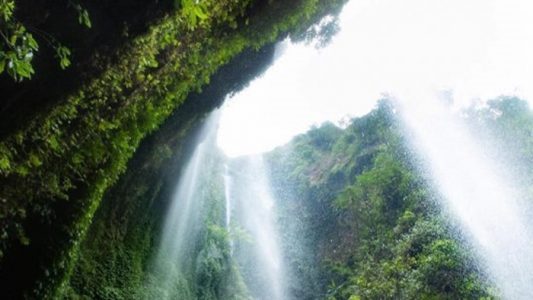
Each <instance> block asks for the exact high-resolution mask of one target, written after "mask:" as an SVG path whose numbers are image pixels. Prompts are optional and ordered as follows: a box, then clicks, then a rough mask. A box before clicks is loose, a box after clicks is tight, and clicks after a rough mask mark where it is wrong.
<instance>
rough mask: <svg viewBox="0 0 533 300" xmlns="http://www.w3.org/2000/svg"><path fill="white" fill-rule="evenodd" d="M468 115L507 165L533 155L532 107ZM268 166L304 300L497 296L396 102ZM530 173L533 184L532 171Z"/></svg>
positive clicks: (313, 135)
mask: <svg viewBox="0 0 533 300" xmlns="http://www.w3.org/2000/svg"><path fill="white" fill-rule="evenodd" d="M465 118H466V119H468V120H470V121H472V123H473V124H475V125H474V128H475V129H473V130H476V131H477V132H478V134H479V136H480V138H481V140H488V139H489V137H490V138H492V137H496V139H497V140H498V141H499V143H500V145H501V146H502V148H501V149H504V150H506V151H504V153H507V154H508V155H509V156H508V159H515V160H522V161H524V160H525V161H528V160H529V159H530V158H531V157H532V154H533V152H532V148H531V142H532V141H533V138H532V137H533V136H532V134H533V126H532V123H531V122H532V121H533V115H532V113H531V110H530V109H529V108H528V107H527V103H525V102H524V101H521V100H518V99H516V98H501V99H497V100H494V101H492V102H490V103H489V105H488V106H486V107H483V108H472V109H471V110H469V113H467V114H465ZM505 147H516V148H515V149H520V150H519V151H517V152H513V151H512V149H509V148H505ZM511 153H518V156H517V155H514V154H511ZM269 161H270V164H271V172H272V178H273V186H275V187H276V191H277V195H278V197H279V203H280V208H279V210H280V227H281V228H282V229H281V232H282V233H283V241H284V252H285V253H287V254H286V255H287V256H286V258H285V259H286V260H287V263H288V264H289V265H291V269H292V270H294V272H295V274H293V277H292V278H293V279H294V282H291V287H292V289H293V291H292V292H293V293H294V295H295V297H296V298H298V299H317V298H328V299H352V300H353V299H415V298H417V299H420V298H422V299H480V298H492V297H493V296H495V295H497V293H495V290H494V288H493V287H491V283H490V280H489V279H488V278H487V277H486V275H484V274H483V273H482V271H480V270H479V269H478V267H477V265H478V263H479V261H477V260H478V259H477V258H476V256H475V255H474V254H473V252H472V250H471V249H470V248H469V246H468V245H469V244H468V242H467V241H466V240H465V239H464V236H463V234H462V233H461V232H459V231H458V228H457V226H456V224H455V221H454V218H453V217H452V216H449V215H447V213H446V211H445V210H444V211H443V210H441V209H440V208H439V207H440V206H439V197H440V196H439V194H438V193H437V192H435V189H434V188H433V187H432V184H431V181H430V180H429V179H428V178H427V177H426V176H425V175H424V172H423V170H422V169H421V168H420V167H418V166H419V165H420V164H419V162H418V161H417V158H416V156H415V155H414V154H413V152H412V151H411V149H410V146H409V143H408V136H407V135H406V134H405V131H403V130H402V127H401V124H400V122H399V120H398V116H397V115H396V113H395V110H394V109H393V106H392V104H391V102H390V101H388V100H384V101H382V102H381V103H380V104H379V107H378V108H376V109H375V110H373V111H372V112H371V113H370V114H368V115H366V116H363V117H361V118H356V119H353V120H352V122H351V123H350V124H349V125H348V126H347V128H346V129H340V128H338V127H336V126H335V125H333V124H324V125H322V126H320V127H317V128H314V129H312V130H310V131H309V132H308V133H306V134H304V135H301V136H299V137H297V138H295V140H293V141H292V142H291V143H289V144H288V145H286V146H284V147H282V148H280V149H277V150H275V151H274V152H273V153H271V154H269ZM522 174H523V177H522V180H523V182H524V183H526V182H527V184H528V185H529V186H531V182H530V180H531V178H532V177H531V170H530V168H528V167H527V165H526V166H524V169H523V172H522ZM288 191H290V192H288ZM295 216H297V217H295ZM295 241H298V242H303V245H304V246H303V247H301V246H300V247H299V246H297V245H298V244H297V243H296V242H295Z"/></svg>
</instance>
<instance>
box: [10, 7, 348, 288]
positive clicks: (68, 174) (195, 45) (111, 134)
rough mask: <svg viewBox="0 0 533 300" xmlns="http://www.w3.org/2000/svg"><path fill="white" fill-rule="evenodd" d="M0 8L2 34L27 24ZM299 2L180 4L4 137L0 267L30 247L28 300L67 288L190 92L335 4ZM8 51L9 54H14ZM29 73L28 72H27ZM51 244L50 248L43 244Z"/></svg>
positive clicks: (60, 50)
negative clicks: (129, 172)
mask: <svg viewBox="0 0 533 300" xmlns="http://www.w3.org/2000/svg"><path fill="white" fill-rule="evenodd" d="M1 3H2V9H3V10H2V11H1V14H2V15H4V16H9V17H8V19H5V20H8V21H9V22H6V23H5V24H7V25H8V26H7V27H5V28H7V29H6V30H8V31H5V30H4V29H3V28H4V27H2V33H6V32H8V33H9V34H12V33H14V32H15V31H11V28H12V29H15V28H20V26H19V25H21V24H19V23H17V21H16V20H14V19H13V18H11V14H12V10H13V9H14V8H12V3H14V2H13V1H2V2H1ZM297 3H298V4H297V5H295V4H294V3H286V2H284V1H270V2H269V4H268V9H265V10H261V11H256V12H253V14H250V15H247V14H248V11H249V9H250V6H251V1H248V0H243V1H235V0H225V1H201V4H198V3H192V2H190V1H183V2H181V3H180V5H183V6H184V8H185V10H184V9H178V10H177V11H176V12H175V13H174V14H170V15H167V16H165V17H164V18H162V19H161V20H160V21H158V22H156V23H155V24H153V25H152V26H150V28H148V29H147V31H146V33H145V34H144V35H141V36H138V37H136V38H135V39H133V40H131V41H130V42H129V43H127V44H126V45H125V46H124V47H123V48H122V49H120V50H118V52H117V53H114V56H115V57H117V58H118V59H117V61H113V63H112V64H110V65H108V66H106V67H105V71H104V72H102V73H101V74H99V75H98V76H96V77H94V78H92V79H91V80H90V81H87V82H85V83H84V84H83V86H82V87H80V88H79V89H77V90H76V91H74V92H72V93H70V94H69V95H67V96H66V97H65V98H63V99H61V101H58V102H57V103H58V104H57V105H54V106H51V107H49V108H48V109H46V110H43V111H41V112H39V114H38V115H37V116H36V117H35V118H33V119H32V120H31V121H29V122H28V123H27V124H25V126H24V127H22V128H20V129H18V130H17V131H16V132H12V133H10V134H9V135H7V136H6V137H4V138H3V139H2V140H1V141H0V157H1V160H0V186H1V188H0V201H2V202H3V208H2V210H1V211H0V225H1V226H0V227H1V228H2V234H1V236H0V255H1V256H0V264H2V263H3V260H4V259H5V257H13V256H16V255H17V254H15V252H14V251H15V250H14V249H17V248H18V247H21V245H24V244H28V246H27V247H29V248H27V251H25V252H22V253H33V254H34V255H32V259H33V260H34V261H33V262H32V263H31V266H28V268H34V273H35V274H34V275H31V276H26V277H25V278H24V283H22V282H17V284H21V285H22V284H27V285H28V286H26V287H25V288H26V289H27V290H26V293H27V294H28V295H29V297H37V298H50V297H54V296H55V295H56V292H57V291H58V289H61V288H66V287H65V282H66V281H67V279H68V278H69V276H70V274H71V272H72V269H73V261H74V260H75V258H76V257H77V255H78V252H79V247H80V240H81V239H82V238H83V237H84V236H85V234H86V231H87V228H88V226H89V224H90V223H91V221H92V220H93V217H94V214H95V211H96V209H97V208H98V207H99V204H100V200H101V199H102V197H103V195H104V193H105V192H106V191H107V190H108V188H109V187H110V186H112V185H113V184H114V183H115V182H116V181H117V179H118V178H119V176H120V175H121V174H122V173H123V172H124V171H125V168H126V163H127V162H128V160H129V159H130V157H131V156H132V155H133V153H134V151H135V149H136V148H137V147H138V145H139V143H140V141H141V140H142V139H143V138H144V137H145V136H146V135H147V134H149V133H151V132H153V131H154V130H156V129H157V128H158V127H159V126H160V124H162V122H163V121H164V120H165V119H166V118H167V117H168V116H169V115H170V114H171V113H172V112H173V111H174V110H175V109H176V108H178V107H180V106H181V105H182V103H183V102H184V101H185V99H186V97H187V95H188V94H189V93H191V92H194V91H198V90H200V89H201V87H202V86H203V85H205V84H206V83H208V81H209V77H210V76H211V75H212V74H213V73H214V72H215V71H216V70H217V69H218V68H220V67H221V66H222V65H224V64H225V63H227V62H228V61H229V60H230V59H231V58H232V57H234V56H235V55H237V54H238V53H240V52H241V51H243V50H244V49H246V48H250V47H252V48H259V47H261V46H263V45H265V44H266V43H270V42H273V41H275V40H276V39H277V38H280V37H282V36H283V35H284V34H286V33H287V32H288V31H289V30H291V29H293V28H295V27H297V26H309V25H310V23H309V22H310V20H311V19H312V18H311V17H312V16H314V13H317V12H318V11H319V10H318V7H322V6H331V5H333V4H331V3H330V2H328V3H327V4H326V3H325V2H324V3H321V4H320V5H319V4H317V3H316V1H311V0H305V1H297ZM338 3H339V4H337V5H340V3H343V2H338ZM304 7H305V9H303V8H304ZM301 9H303V11H302V10H301ZM79 12H81V15H80V19H79V20H81V22H82V23H84V25H85V26H89V25H91V24H90V21H89V19H88V16H87V14H86V13H85V11H84V10H79ZM191 14H192V15H193V16H191ZM193 18H194V21H193V20H192V19H193ZM245 19H246V21H245ZM246 23H248V25H245V24H246ZM9 24H11V25H12V27H9V26H11V25H9ZM17 24H18V25H17ZM306 24H307V25H306ZM92 25H94V24H92ZM239 25H241V27H239ZM19 32H20V33H19V36H18V37H17V38H16V41H17V45H19V44H20V43H26V45H28V46H29V47H30V48H31V47H33V46H35V47H36V45H35V44H34V43H33V41H32V40H31V39H29V38H28V36H26V40H25V41H24V42H23V40H24V39H23V38H22V37H23V36H24V35H25V34H27V32H26V31H19ZM20 34H22V36H20ZM8 40H9V38H8ZM52 43H53V45H54V47H56V55H57V56H58V59H59V60H60V66H61V67H63V68H65V67H68V65H69V64H70V60H69V57H70V51H69V50H68V49H66V48H65V47H63V46H58V45H59V44H58V43H56V42H54V41H52ZM2 45H3V46H2V51H3V50H4V49H5V48H6V47H7V48H9V45H8V44H2ZM21 51H22V50H21ZM22 52H24V51H22ZM22 52H21V53H22ZM2 57H3V56H2ZM19 58H20V57H19ZM26 59H29V57H28V58H26ZM5 66H6V67H9V61H6V63H5ZM27 66H28V65H27ZM29 66H31V65H29ZM28 72H29V74H30V75H31V73H32V72H31V71H28V67H24V68H23V70H22V75H25V74H26V75H27V74H28ZM14 74H15V73H14ZM16 76H19V77H20V76H21V75H20V72H19V73H17V75H16ZM17 78H18V77H17ZM58 220H59V221H58ZM36 228H37V229H36ZM45 240H46V242H48V241H53V244H50V245H47V246H46V247H45V246H43V245H44V243H45ZM25 249H26V248H25ZM28 264H30V263H29V262H28ZM109 291H110V292H111V290H109ZM113 293H114V292H113Z"/></svg>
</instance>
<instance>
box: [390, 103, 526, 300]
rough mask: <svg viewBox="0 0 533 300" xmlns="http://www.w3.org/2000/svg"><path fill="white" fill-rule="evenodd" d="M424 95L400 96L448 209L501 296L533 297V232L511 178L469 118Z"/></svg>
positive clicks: (405, 116) (413, 141)
mask: <svg viewBox="0 0 533 300" xmlns="http://www.w3.org/2000/svg"><path fill="white" fill-rule="evenodd" d="M425 98H426V99H423V101H417V102H402V101H401V100H400V101H399V102H400V103H401V104H400V115H401V118H402V120H403V123H404V126H405V129H406V132H408V135H409V136H410V142H411V144H412V146H413V148H414V150H415V151H416V152H417V153H418V156H419V157H420V158H421V160H422V163H423V165H424V168H425V169H426V171H427V173H428V175H429V177H430V179H431V181H432V182H433V183H434V184H435V186H436V188H437V189H438V191H439V193H440V194H441V195H442V198H443V199H444V201H443V205H444V208H445V209H447V211H449V212H450V213H451V214H452V215H453V216H455V217H456V218H457V220H458V221H459V223H460V224H461V226H462V228H463V230H464V235H465V236H466V237H468V238H470V239H471V240H472V245H473V247H474V248H475V250H476V251H477V253H478V254H479V256H480V258H481V260H482V265H484V266H486V269H487V271H488V273H489V276H491V277H492V278H491V279H492V280H493V282H494V283H495V284H496V286H497V287H498V289H499V290H500V292H501V294H502V296H503V297H504V298H506V299H532V298H533V285H532V282H533V243H532V235H531V232H530V231H529V230H530V229H529V228H528V227H527V224H528V222H527V221H526V216H524V215H523V211H522V210H521V209H520V207H521V206H520V196H519V194H518V193H517V191H516V189H515V188H514V187H513V184H512V179H511V178H508V177H506V176H504V175H503V174H508V173H504V172H501V170H500V169H499V166H498V165H497V163H496V162H495V161H494V160H493V159H492V157H491V155H490V153H489V152H490V151H488V149H486V148H485V147H483V146H481V145H480V143H477V142H476V136H475V135H473V134H472V133H471V132H470V131H469V128H468V126H467V124H465V122H464V120H462V119H461V118H460V117H459V116H458V115H457V114H456V113H455V114H454V113H453V112H452V110H451V109H450V107H448V106H446V105H445V104H444V103H442V102H441V101H439V100H436V99H435V100H432V99H427V97H425ZM417 100H421V99H417Z"/></svg>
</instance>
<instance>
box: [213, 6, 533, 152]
mask: <svg viewBox="0 0 533 300" xmlns="http://www.w3.org/2000/svg"><path fill="white" fill-rule="evenodd" d="M442 90H451V91H453V95H454V100H455V102H456V104H457V105H458V106H461V105H466V104H468V103H471V101H472V99H482V100H486V99H487V98H494V97H496V96H499V95H502V94H505V95H517V96H520V97H522V98H525V99H528V100H531V99H533V1H529V0H446V1H444V0H402V1H398V0H352V1H350V3H348V4H347V5H346V7H345V8H344V10H343V13H342V15H341V32H340V33H339V34H338V35H337V36H336V37H335V38H334V40H333V42H332V43H331V45H330V46H328V47H327V48H325V49H322V50H319V51H317V50H316V49H314V48H313V47H306V46H305V45H302V44H297V45H293V44H289V43H287V44H286V45H285V48H284V51H283V54H282V55H281V57H280V58H279V59H277V60H276V62H275V63H274V65H273V66H272V67H271V68H270V69H269V70H268V71H267V72H266V73H265V74H264V76H262V77H261V78H258V79H256V80H255V81H253V82H252V83H251V84H250V86H249V87H248V88H247V89H245V90H244V91H242V92H241V93H239V94H237V95H235V96H234V97H233V98H231V99H228V101H227V102H226V104H225V105H224V107H223V110H222V116H221V121H220V122H221V123H220V128H219V134H218V144H219V146H220V147H221V148H222V149H223V150H224V152H225V153H226V154H227V155H229V156H238V155H244V154H251V153H258V152H264V151H268V150H271V149H273V148H274V147H276V146H279V145H281V144H284V143H286V142H288V141H289V140H290V139H291V138H292V137H293V136H294V135H296V134H299V133H302V132H305V131H306V130H307V129H309V127H310V126H312V125H318V124H320V123H322V122H324V121H326V120H331V121H338V120H340V119H341V118H343V117H346V116H347V115H349V116H359V115H363V114H365V113H367V112H368V111H369V110H370V109H371V108H372V107H373V106H374V104H375V101H376V100H377V99H379V98H380V96H381V95H382V94H383V93H388V94H392V95H394V96H397V97H404V98H413V99H418V100H417V101H420V99H422V98H421V97H420V95H424V94H427V93H428V92H432V93H434V92H437V91H442ZM417 95H418V97H417Z"/></svg>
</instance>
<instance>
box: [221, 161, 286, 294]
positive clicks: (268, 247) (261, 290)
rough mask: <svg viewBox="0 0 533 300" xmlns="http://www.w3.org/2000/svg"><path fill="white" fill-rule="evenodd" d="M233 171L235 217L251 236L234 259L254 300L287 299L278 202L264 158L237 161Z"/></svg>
mask: <svg viewBox="0 0 533 300" xmlns="http://www.w3.org/2000/svg"><path fill="white" fill-rule="evenodd" d="M231 168H232V174H234V176H233V177H232V182H233V186H234V189H233V190H232V196H233V201H234V207H235V211H234V214H235V216H234V218H235V219H236V221H237V222H238V224H239V226H241V227H242V230H244V232H245V234H246V235H247V236H248V238H247V239H244V241H243V240H241V241H238V243H236V245H235V248H236V249H235V259H236V260H237V262H238V264H239V267H240V268H241V270H242V274H243V277H244V280H245V282H246V284H247V287H248V289H249V291H250V293H251V294H252V296H253V298H254V299H264V300H266V299H268V300H279V299H285V298H286V297H287V296H286V294H285V291H284V286H283V282H284V279H285V278H284V276H283V274H284V270H283V268H282V256H281V252H280V246H279V240H278V233H277V229H276V226H275V221H276V220H275V218H276V216H275V199H274V198H273V195H272V191H271V188H270V181H269V179H268V176H267V170H266V168H265V162H264V160H263V157H262V156H261V155H255V156H247V157H242V158H238V159H234V160H233V161H232V164H231Z"/></svg>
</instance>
